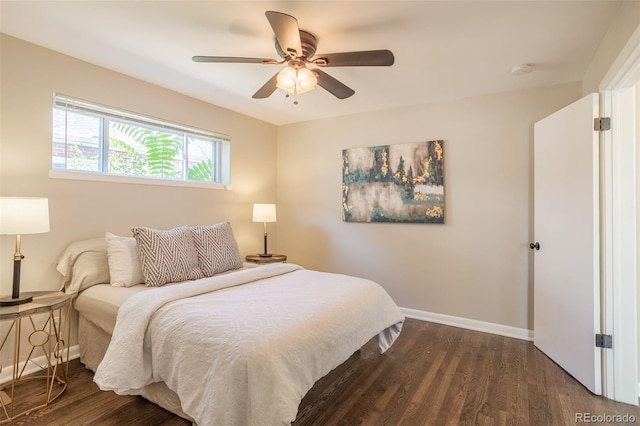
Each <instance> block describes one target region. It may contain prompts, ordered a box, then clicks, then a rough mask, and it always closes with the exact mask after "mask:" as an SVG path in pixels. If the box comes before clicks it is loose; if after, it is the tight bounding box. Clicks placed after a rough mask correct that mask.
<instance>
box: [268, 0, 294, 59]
mask: <svg viewBox="0 0 640 426" xmlns="http://www.w3.org/2000/svg"><path fill="white" fill-rule="evenodd" d="M265 15H267V19H268V20H269V23H270V24H271V28H273V32H274V34H275V35H276V40H278V44H279V45H280V48H281V49H282V51H283V52H285V53H287V54H290V55H292V56H294V57H298V56H302V42H301V41H300V29H299V28H298V20H297V19H296V18H294V17H293V16H291V15H287V14H286V13H281V12H274V11H267V12H266V13H265Z"/></svg>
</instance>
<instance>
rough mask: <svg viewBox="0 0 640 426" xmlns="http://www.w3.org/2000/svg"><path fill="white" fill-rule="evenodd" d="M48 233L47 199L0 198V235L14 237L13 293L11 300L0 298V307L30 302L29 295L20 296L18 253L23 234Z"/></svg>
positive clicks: (19, 261) (21, 255)
mask: <svg viewBox="0 0 640 426" xmlns="http://www.w3.org/2000/svg"><path fill="white" fill-rule="evenodd" d="M45 232H49V200H48V199H47V198H27V197H0V235H15V236H16V252H15V253H14V255H13V291H12V293H11V298H9V297H3V298H0V306H13V305H20V304H23V303H28V302H30V301H31V300H32V299H33V297H32V296H31V295H25V296H20V264H21V262H22V259H24V256H23V254H22V253H20V239H21V236H22V235H23V234H41V233H45Z"/></svg>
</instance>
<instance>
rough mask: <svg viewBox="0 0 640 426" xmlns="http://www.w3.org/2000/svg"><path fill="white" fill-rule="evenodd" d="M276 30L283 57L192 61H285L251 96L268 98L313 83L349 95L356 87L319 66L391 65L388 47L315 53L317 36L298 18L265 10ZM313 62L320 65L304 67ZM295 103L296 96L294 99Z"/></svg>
mask: <svg viewBox="0 0 640 426" xmlns="http://www.w3.org/2000/svg"><path fill="white" fill-rule="evenodd" d="M265 15H266V16H267V20H268V21H269V24H271V28H272V29H273V32H274V33H275V39H276V40H275V47H276V52H277V53H278V55H279V56H280V57H281V58H282V60H280V61H278V60H276V59H268V58H243V57H229V56H194V57H193V60H194V61H195V62H218V63H225V62H226V63H246V64H275V65H280V64H284V63H287V67H286V68H284V69H282V70H280V71H279V72H278V73H276V74H275V75H274V76H273V77H271V79H269V81H267V82H266V83H265V84H264V85H263V86H262V87H261V88H260V89H258V91H257V92H256V93H254V94H253V98H254V99H263V98H268V97H269V96H271V94H272V93H273V92H274V91H275V90H276V89H277V88H280V89H283V90H285V91H286V92H287V96H289V93H291V94H299V93H304V92H307V91H309V90H312V89H314V88H315V86H316V84H317V85H319V86H320V87H322V88H323V89H325V90H327V91H328V92H329V93H331V94H332V95H334V96H335V97H336V98H338V99H345V98H348V97H349V96H352V95H353V94H354V93H355V91H354V90H353V89H351V88H350V87H348V86H346V85H345V84H343V83H341V82H340V81H338V80H336V79H335V78H333V77H331V76H330V75H329V74H327V73H326V72H324V71H322V70H321V69H320V68H325V67H345V66H390V65H393V62H394V57H393V53H391V51H389V50H386V49H384V50H365V51H358V52H343V53H327V54H318V55H316V48H317V46H318V38H317V37H316V36H315V35H313V34H312V33H310V32H308V31H305V30H301V29H299V28H298V20H297V19H296V18H294V17H293V16H291V15H287V14H286V13H281V12H274V11H267V12H266V13H265ZM307 65H315V66H317V67H320V68H312V69H309V68H307ZM294 103H295V104H297V103H298V102H297V100H296V101H294Z"/></svg>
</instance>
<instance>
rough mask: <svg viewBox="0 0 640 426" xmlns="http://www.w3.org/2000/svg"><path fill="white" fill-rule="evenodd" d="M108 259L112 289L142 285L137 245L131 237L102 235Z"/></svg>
mask: <svg viewBox="0 0 640 426" xmlns="http://www.w3.org/2000/svg"><path fill="white" fill-rule="evenodd" d="M104 239H105V241H106V242H107V256H108V258H109V275H110V276H111V285H112V286H114V287H131V286H134V285H136V284H143V283H144V275H143V274H142V266H141V264H140V254H139V250H138V244H137V243H136V239H135V238H133V237H121V236H118V235H114V234H112V233H110V232H107V233H105V234H104Z"/></svg>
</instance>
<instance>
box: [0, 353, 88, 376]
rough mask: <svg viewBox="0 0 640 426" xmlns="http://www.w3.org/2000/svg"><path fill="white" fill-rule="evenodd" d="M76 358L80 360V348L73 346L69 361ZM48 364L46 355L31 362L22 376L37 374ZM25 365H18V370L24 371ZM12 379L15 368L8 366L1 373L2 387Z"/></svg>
mask: <svg viewBox="0 0 640 426" xmlns="http://www.w3.org/2000/svg"><path fill="white" fill-rule="evenodd" d="M76 358H80V348H79V346H78V345H75V346H71V347H70V348H69V360H72V359H76ZM46 363H47V358H46V357H45V356H44V355H42V356H39V357H37V358H34V359H33V361H32V362H29V364H28V365H27V367H26V368H25V369H24V373H22V375H23V376H26V375H28V374H32V373H37V372H38V371H40V370H41V369H40V367H39V365H45V364H46ZM24 364H25V363H24V362H21V363H20V364H19V365H18V368H19V369H20V370H22V368H23V367H24ZM12 377H13V366H7V367H5V368H3V369H2V373H0V385H3V384H5V383H8V382H10V381H11V378H12Z"/></svg>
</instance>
